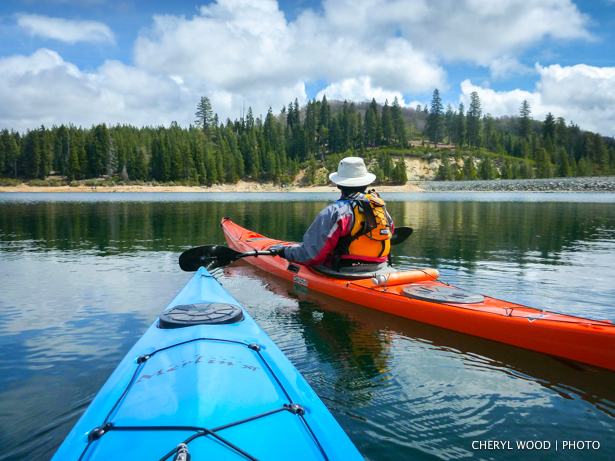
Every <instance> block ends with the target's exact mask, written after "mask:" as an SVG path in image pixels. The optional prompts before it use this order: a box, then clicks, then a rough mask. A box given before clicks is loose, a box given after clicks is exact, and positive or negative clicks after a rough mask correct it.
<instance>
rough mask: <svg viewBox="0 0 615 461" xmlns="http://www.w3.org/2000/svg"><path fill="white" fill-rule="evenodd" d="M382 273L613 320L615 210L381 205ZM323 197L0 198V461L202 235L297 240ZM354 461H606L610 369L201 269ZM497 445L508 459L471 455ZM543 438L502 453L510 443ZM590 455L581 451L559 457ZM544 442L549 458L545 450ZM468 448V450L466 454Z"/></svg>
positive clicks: (72, 393)
mask: <svg viewBox="0 0 615 461" xmlns="http://www.w3.org/2000/svg"><path fill="white" fill-rule="evenodd" d="M383 197H384V198H385V200H387V201H388V209H389V211H390V213H391V215H392V216H393V218H394V220H395V222H396V224H397V225H398V226H400V225H405V226H411V227H413V228H414V229H415V232H414V234H413V235H412V237H410V238H409V239H408V240H407V241H406V242H404V243H403V244H402V245H398V246H396V247H393V261H394V264H395V265H396V266H397V267H400V268H406V269H409V268H424V267H435V268H437V269H438V270H440V272H441V275H442V279H443V280H445V281H448V282H449V283H451V284H453V285H455V286H459V287H461V288H466V289H468V290H471V291H475V292H479V293H483V294H487V295H490V296H494V297H496V298H502V299H505V300H508V301H512V302H516V303H521V304H526V305H530V306H533V307H538V308H542V309H548V310H553V311H558V312H563V313H567V314H572V315H578V316H583V317H589V318H594V319H608V320H611V321H615V194H518V193H517V194H486V193H478V194H465V193H456V194H442V193H441V194H428V193H421V194H383ZM336 198H337V195H335V194H300V193H269V194H202V193H201V194H170V193H169V194H148V193H138V194H127V193H124V194H113V193H92V194H73V193H70V194H0V460H29V461H35V460H47V459H49V458H50V457H51V456H52V455H53V453H54V452H55V450H56V449H57V448H58V447H59V445H60V444H61V443H62V441H63V439H64V437H65V436H66V435H67V434H68V432H69V431H70V430H71V428H72V426H73V425H74V424H75V422H76V421H77V419H78V418H79V416H80V415H81V414H82V413H83V411H84V410H85V409H86V407H87V406H88V404H89V403H90V402H91V401H92V399H93V398H94V396H95V395H96V393H97V392H98V391H99V389H100V388H101V386H102V385H103V383H104V382H105V381H106V380H107V378H108V377H109V375H110V374H111V373H112V371H113V370H114V369H115V367H116V366H117V364H118V363H119V362H120V360H121V359H122V358H123V357H124V355H125V354H126V353H127V352H128V350H129V349H130V347H131V346H132V345H133V344H134V343H135V342H136V341H137V339H138V338H139V337H140V336H141V335H142V334H143V332H144V331H145V330H146V329H147V327H148V326H149V325H150V324H151V323H152V322H153V321H154V320H155V319H156V317H157V316H158V314H159V313H160V312H161V311H162V310H163V309H164V308H165V307H166V305H167V304H168V303H169V302H170V301H171V299H172V298H173V297H174V296H175V295H176V294H177V292H178V291H179V290H180V289H181V288H182V287H183V286H184V284H185V283H186V282H187V281H188V279H189V278H190V276H191V274H188V273H185V272H182V271H181V270H180V269H179V267H178V265H177V258H178V256H179V254H180V253H181V252H182V251H183V250H185V249H187V248H190V247H192V246H197V245H203V244H209V243H225V240H224V235H223V233H222V230H221V229H220V228H219V226H218V224H219V222H220V220H221V218H222V217H223V216H230V217H231V218H232V219H233V220H234V221H235V222H237V223H238V224H240V225H242V226H244V227H247V228H249V229H252V230H255V231H257V232H259V233H263V234H265V235H270V236H272V237H275V238H280V239H284V240H301V238H302V235H303V233H304V232H305V230H306V229H307V227H308V226H309V225H310V223H311V222H312V220H313V219H314V217H315V216H316V215H317V214H318V212H319V211H320V210H321V209H322V208H323V207H324V206H325V205H326V204H327V203H329V202H330V201H332V200H335V199H336ZM214 274H215V275H216V276H217V278H218V280H219V281H220V282H221V283H222V285H224V287H225V288H226V289H227V290H228V291H229V292H230V293H231V294H232V295H233V296H234V297H235V298H236V299H237V300H238V301H239V302H241V303H242V305H243V306H244V307H245V308H246V309H247V310H248V311H249V312H250V314H251V315H252V316H253V317H254V318H255V319H256V321H257V322H258V323H259V324H260V325H261V326H262V327H263V329H264V330H265V331H266V332H267V333H268V334H269V335H270V336H271V338H272V339H273V340H274V341H275V342H276V343H277V344H278V346H279V347H280V348H281V349H282V350H283V351H284V352H285V353H286V355H287V356H288V357H289V358H290V360H291V361H292V362H293V363H294V364H295V366H296V367H297V368H298V369H299V371H300V372H301V373H302V374H303V376H304V377H305V378H306V379H307V381H308V382H309V383H310V385H311V386H312V387H313V388H314V390H315V391H316V393H317V394H318V395H319V396H320V398H321V399H322V400H323V401H324V403H325V404H326V405H327V407H328V408H329V409H330V410H331V412H332V413H333V415H334V416H335V418H336V419H337V420H338V421H339V423H340V424H341V425H342V427H343V428H344V430H345V431H346V432H347V433H348V435H349V436H350V438H351V439H352V441H353V442H354V443H355V444H356V446H357V448H358V449H359V451H360V452H361V453H362V454H363V455H364V456H365V458H366V459H368V460H374V461H375V460H411V459H419V460H430V459H469V458H474V459H506V460H508V459H510V460H513V459H515V460H516V459H554V458H555V459H559V458H560V457H561V459H579V460H581V459H583V460H586V459H592V460H594V459H604V460H609V459H610V460H612V459H615V373H613V372H609V371H605V370H599V369H593V368H590V367H585V366H576V365H573V364H570V363H565V362H562V361H558V360H556V359H554V358H552V357H549V356H546V355H542V354H538V353H534V352H531V351H525V350H522V349H518V348H515V347H511V346H506V345H502V344H498V343H494V342H491V341H487V340H482V339H479V338H474V337H471V336H467V335H463V334H459V333H455V332H451V331H447V330H443V329H440V328H436V327H431V326H428V325H424V324H420V323H417V322H413V321H410V320H406V319H401V318H397V317H395V316H391V315H389V314H386V313H383V312H379V311H374V310H371V309H367V308H363V307H360V306H357V305H353V304H350V303H346V302H341V301H339V300H336V299H333V298H330V297H327V296H325V295H319V294H317V293H308V295H304V294H301V293H297V292H295V291H293V286H292V284H290V283H287V282H284V281H282V280H280V279H277V278H275V277H274V276H271V275H268V274H266V273H264V272H262V271H260V270H259V269H256V268H254V267H252V266H250V265H248V264H246V263H242V262H237V263H235V264H234V265H232V266H230V267H228V268H225V269H223V270H222V269H218V270H216V271H215V272H214ZM475 441H476V442H479V441H509V442H510V447H511V448H512V449H511V450H473V447H472V442H475ZM528 441H543V442H549V443H550V444H551V448H550V449H549V450H527V449H526V450H518V449H517V445H516V443H517V442H528ZM567 441H575V442H576V441H596V442H599V444H600V449H598V450H590V451H588V450H587V449H586V450H575V451H571V450H566V451H562V444H563V442H567ZM556 443H557V444H558V449H559V451H558V452H556V451H555V445H556ZM475 446H477V445H475Z"/></svg>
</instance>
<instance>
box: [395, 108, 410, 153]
mask: <svg viewBox="0 0 615 461" xmlns="http://www.w3.org/2000/svg"><path fill="white" fill-rule="evenodd" d="M391 120H392V123H393V131H394V133H395V138H396V139H397V143H398V144H399V147H400V148H402V149H405V148H406V147H407V139H408V134H407V132H406V124H405V123H404V117H403V113H402V110H401V106H400V105H399V100H398V99H397V96H395V99H394V100H393V105H392V106H391Z"/></svg>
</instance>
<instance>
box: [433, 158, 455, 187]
mask: <svg viewBox="0 0 615 461" xmlns="http://www.w3.org/2000/svg"><path fill="white" fill-rule="evenodd" d="M436 179H438V180H440V181H452V180H453V168H452V167H451V161H450V159H449V156H448V154H442V163H441V164H440V166H439V167H438V172H437V174H436Z"/></svg>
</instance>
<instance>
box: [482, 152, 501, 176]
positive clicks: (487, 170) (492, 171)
mask: <svg viewBox="0 0 615 461" xmlns="http://www.w3.org/2000/svg"><path fill="white" fill-rule="evenodd" d="M478 173H479V177H480V179H495V178H497V176H498V172H497V169H496V168H495V165H494V164H493V160H491V157H489V156H488V155H485V157H484V158H483V159H482V160H481V162H480V163H479V165H478Z"/></svg>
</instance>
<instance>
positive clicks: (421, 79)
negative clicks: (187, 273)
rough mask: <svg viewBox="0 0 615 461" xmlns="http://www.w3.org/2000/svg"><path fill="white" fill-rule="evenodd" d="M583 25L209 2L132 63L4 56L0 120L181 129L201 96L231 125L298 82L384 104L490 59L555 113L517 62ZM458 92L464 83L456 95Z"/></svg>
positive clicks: (566, 16)
mask: <svg viewBox="0 0 615 461" xmlns="http://www.w3.org/2000/svg"><path fill="white" fill-rule="evenodd" d="M587 22H588V19H587V17H586V16H585V15H583V14H581V13H580V12H579V10H578V9H577V7H576V6H575V5H574V3H572V0H529V1H528V0H500V1H498V2H493V1H491V0H431V1H428V0H387V1H385V0H323V1H322V9H321V10H319V11H318V12H316V11H313V10H311V9H306V10H304V11H303V12H302V13H300V14H299V15H298V16H297V18H296V19H295V20H294V21H288V20H287V19H286V18H285V16H284V13H283V12H282V11H281V10H280V9H279V5H278V2H277V1H276V0H217V1H214V2H213V3H210V4H208V5H207V6H203V7H201V8H200V9H199V12H198V14H196V15H195V16H193V17H184V16H172V15H159V16H155V17H154V18H153V22H152V25H151V27H150V28H149V30H142V31H140V35H139V37H138V39H137V40H136V42H135V44H134V50H133V55H134V63H133V65H127V64H122V63H120V62H117V61H110V62H107V63H105V64H104V65H103V66H101V67H100V68H98V69H96V70H93V71H91V72H82V71H81V70H79V69H78V68H77V67H76V66H74V65H72V64H71V63H68V62H65V61H64V60H63V59H62V58H61V57H60V56H59V55H58V54H57V53H55V52H53V51H50V50H46V49H44V50H39V51H37V52H35V53H34V54H32V55H30V56H12V57H6V58H1V59H0V104H2V107H0V119H1V120H0V121H1V122H2V123H3V124H5V125H8V126H9V127H16V128H17V124H18V123H19V124H20V125H21V126H25V125H27V124H28V123H29V124H30V125H29V126H30V127H32V126H35V125H36V124H40V123H42V122H44V123H46V124H50V123H66V122H69V121H73V122H75V123H79V124H84V125H88V124H91V123H99V122H101V121H106V122H113V123H115V122H125V123H132V124H136V125H139V124H158V123H169V122H170V121H172V120H175V121H178V122H179V123H182V124H187V123H190V122H192V121H193V120H194V115H193V114H194V111H195V107H196V103H197V102H198V100H199V98H200V97H201V96H208V97H209V98H210V99H211V101H212V104H213V107H214V110H215V111H216V112H218V113H219V115H220V118H221V119H225V118H226V117H230V118H232V119H234V118H236V117H238V116H239V114H240V111H241V108H242V107H243V106H244V104H245V106H246V107H248V106H251V107H252V108H253V109H254V112H255V114H257V115H258V114H263V115H264V114H266V112H267V110H268V108H269V107H270V106H271V107H272V108H273V109H274V111H276V112H277V111H278V110H279V109H280V108H281V107H282V106H283V105H286V104H288V102H289V101H294V99H295V98H297V99H298V101H299V103H300V104H305V102H306V101H307V98H308V94H307V93H306V86H307V85H310V86H311V85H316V84H317V85H322V83H323V82H324V86H325V88H324V89H323V90H322V91H320V92H319V93H318V97H319V98H320V97H321V96H322V95H323V94H326V95H327V97H328V98H329V99H351V100H365V99H371V98H376V100H377V101H378V102H381V103H382V102H384V100H385V99H389V102H390V101H392V100H393V98H394V97H395V96H398V98H399V100H400V103H404V98H403V95H413V96H414V97H420V95H421V94H431V92H432V91H433V89H434V88H439V89H440V90H441V91H446V90H447V88H448V84H447V76H446V71H445V69H444V67H443V64H442V63H446V62H450V61H466V62H471V63H474V64H479V65H482V66H487V67H489V68H490V69H491V73H492V76H493V77H494V78H506V77H508V76H510V75H519V74H527V73H529V72H533V73H536V74H537V75H539V76H540V79H541V85H542V86H540V87H538V88H537V90H536V92H534V93H528V95H526V96H528V98H529V96H531V97H536V98H539V102H538V100H537V102H536V103H535V106H536V110H537V109H538V108H539V107H541V106H545V105H554V107H559V106H557V104H555V103H551V102H544V101H543V98H546V100H548V99H549V98H550V97H551V96H550V94H551V93H550V92H549V90H550V88H552V87H553V88H555V87H556V86H557V85H559V86H558V87H561V88H564V87H565V86H566V85H567V83H565V82H564V80H565V79H564V80H561V81H559V80H557V78H556V77H555V76H554V75H555V74H556V72H555V71H553V70H552V71H551V72H549V73H542V68H535V69H530V68H527V67H526V66H524V65H523V64H521V63H520V62H519V61H518V60H517V58H516V56H518V53H519V51H522V50H523V49H525V48H526V47H528V46H530V45H532V44H534V43H536V42H537V41H539V40H542V39H544V38H548V37H551V38H554V39H566V40H568V39H591V38H592V37H591V34H590V33H589V32H588V31H587V28H586V26H587ZM18 23H19V25H20V26H21V27H23V28H24V30H26V31H28V32H29V33H30V34H32V35H39V36H42V37H46V38H54V39H57V40H63V41H66V42H71V43H75V42H77V41H101V42H109V43H111V42H113V41H114V40H115V39H114V36H113V33H112V31H111V30H110V29H109V28H108V27H107V26H105V25H104V24H102V23H99V22H93V21H68V20H64V19H59V18H49V17H45V16H38V15H21V16H19V17H18ZM548 69H550V68H548ZM575 72H576V71H575ZM552 74H553V75H552ZM575 75H576V77H577V78H580V73H579V72H576V73H575ZM556 81H557V82H559V83H557V84H556V83H554V82H556ZM579 81H580V80H579ZM593 81H594V82H595V80H593ZM607 81H608V79H607ZM569 84H570V85H572V84H573V83H572V82H570V83H569ZM464 88H465V89H464ZM468 88H474V87H473V86H472V84H471V83H470V82H469V81H467V82H464V85H462V90H463V91H464V94H463V95H462V98H464V97H467V94H469V93H467V94H466V92H465V91H466V90H467V89H468ZM476 88H478V87H476ZM479 90H480V92H482V93H481V97H483V96H484V97H485V98H487V97H488V96H490V97H492V98H493V107H494V109H492V110H491V111H492V113H494V115H496V109H495V108H498V110H500V109H502V110H503V109H504V108H506V109H507V110H508V112H507V113H508V114H516V113H517V111H518V103H519V101H520V100H519V98H520V97H521V93H522V92H521V93H520V92H509V93H506V94H500V93H496V92H492V93H487V92H488V91H490V90H484V89H482V88H479ZM556 91H557V90H556ZM534 95H535V96H534ZM555 96H557V95H555ZM522 99H524V98H521V100H522ZM7 103H9V105H8V106H7ZM414 103H416V101H414ZM405 104H408V103H405ZM409 104H413V103H409ZM13 108H14V109H13ZM536 110H535V114H536V113H537V112H536ZM553 112H554V113H556V111H555V110H554V111H553ZM17 113H19V114H20V115H19V117H18V116H17V115H16V114H17ZM11 114H13V115H11ZM558 114H562V112H561V111H558ZM575 121H577V122H581V120H580V118H578V119H575Z"/></svg>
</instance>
